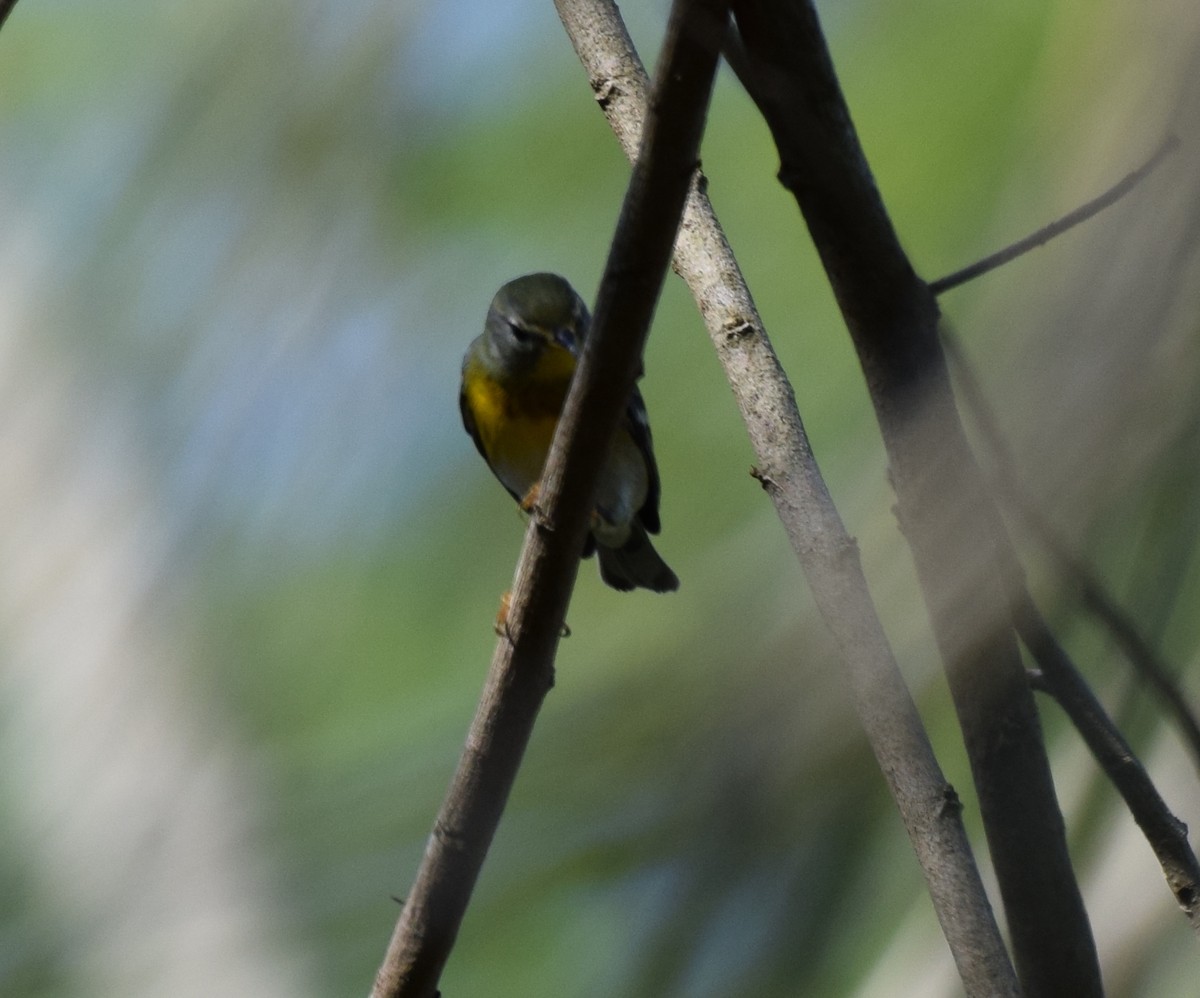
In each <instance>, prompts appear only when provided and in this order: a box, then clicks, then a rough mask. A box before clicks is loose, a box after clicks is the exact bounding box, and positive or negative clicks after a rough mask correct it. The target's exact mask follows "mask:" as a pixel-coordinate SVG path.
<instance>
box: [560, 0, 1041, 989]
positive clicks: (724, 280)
mask: <svg viewBox="0 0 1200 998" xmlns="http://www.w3.org/2000/svg"><path fill="white" fill-rule="evenodd" d="M556 5H557V7H558V12H559V16H560V17H561V18H562V21H563V24H564V26H565V27H566V29H567V33H568V34H569V35H570V37H571V41H572V44H573V45H574V46H575V50H576V52H577V53H578V55H579V58H580V61H581V62H582V63H583V65H584V68H585V69H586V71H587V73H588V77H589V79H590V81H591V85H592V89H593V91H594V93H595V94H596V98H597V100H598V101H599V103H600V106H601V108H602V109H603V110H604V113H605V116H606V117H607V118H608V121H609V124H610V125H611V126H612V128H613V131H614V132H615V133H616V135H617V137H618V139H619V140H620V142H621V145H622V146H623V148H624V149H625V152H626V154H627V155H628V156H630V158H633V156H634V155H635V154H636V152H637V149H638V145H639V141H640V134H641V130H642V125H643V120H644V117H645V114H646V107H647V93H648V87H649V84H648V81H647V79H646V75H645V71H644V69H643V68H642V64H641V61H640V60H639V59H638V56H637V52H636V51H635V50H634V48H633V43H632V42H631V41H630V39H629V36H628V34H627V32H626V31H625V26H624V24H623V23H622V21H621V16H620V14H619V13H618V11H617V9H616V5H615V4H613V3H612V2H611V0H556ZM674 266H675V270H676V271H677V272H678V273H679V274H680V276H682V277H683V279H684V280H685V281H686V282H687V284H688V287H689V288H690V289H691V292H692V294H693V296H694V297H695V299H696V302H697V304H698V305H699V307H700V311H701V313H702V315H703V317H704V320H705V324H706V326H707V327H708V331H709V334H710V336H711V338H712V341H713V345H714V346H715V348H716V350H717V355H718V357H719V358H720V360H721V363H722V365H723V366H724V368H725V373H726V376H727V378H728V379H729V383H730V387H731V388H732V389H733V393H734V396H735V399H736V400H737V403H738V406H739V408H740V410H741V413H742V418H743V420H744V422H745V424H746V428H747V431H748V432H749V435H750V438H751V442H752V443H753V445H754V449H755V454H756V457H757V460H758V464H759V466H758V468H757V469H755V472H754V474H755V476H756V477H757V478H758V480H759V481H760V482H761V483H762V485H763V487H764V488H765V489H766V490H767V492H768V494H769V495H770V496H771V499H772V501H773V502H774V503H775V506H776V509H777V511H778V513H779V516H780V519H781V521H782V522H783V525H784V527H785V529H786V531H787V534H788V537H789V540H790V541H791V543H792V546H793V548H794V550H795V551H796V554H797V557H798V559H799V561H800V563H801V565H802V567H803V569H804V572H805V574H806V577H807V578H808V580H809V583H810V588H811V590H812V592H813V595H814V599H815V600H816V602H817V605H818V609H819V610H820V612H821V614H822V616H823V618H824V620H825V622H826V624H827V626H828V627H829V629H830V631H831V632H832V634H833V635H834V638H835V641H836V643H837V646H838V649H839V651H840V653H841V656H842V659H843V661H844V662H845V664H846V668H847V674H848V679H849V682H850V687H851V691H852V694H853V697H854V702H855V707H856V709H857V711H858V715H859V718H860V720H861V722H862V725H863V728H864V730H865V732H866V734H867V737H868V739H869V741H870V743H871V747H872V749H873V751H874V752H875V755H876V758H877V759H878V760H879V764H880V768H881V770H882V771H883V774H884V776H885V778H886V780H887V782H888V787H889V789H890V790H891V792H892V795H893V797H894V798H895V800H896V805H897V808H898V809H899V811H900V815H901V818H902V819H903V821H904V824H905V827H906V829H907V830H908V834H909V837H910V839H911V840H912V843H913V847H914V850H915V852H916V854H917V858H918V860H919V862H920V864H921V868H922V871H923V873H924V875H925V878H926V881H927V884H928V888H929V893H930V897H931V899H932V901H933V904H934V908H935V910H936V912H937V915H938V919H939V922H940V923H941V926H942V931H943V932H944V933H945V936H946V940H947V942H948V944H949V946H950V950H951V952H952V954H953V956H954V959H955V963H956V965H957V967H958V970H959V974H960V976H961V977H962V980H963V983H964V986H965V988H966V993H967V994H968V995H971V996H972V998H975V996H1004V995H1016V994H1017V993H1018V988H1017V983H1016V977H1015V974H1014V973H1013V970H1012V965H1011V963H1010V962H1009V959H1008V954H1007V953H1006V952H1005V950H1004V945H1003V943H1002V941H1001V940H1000V935H999V932H998V930H997V927H996V923H995V919H994V917H993V915H992V910H991V906H990V904H989V903H988V899H987V895H986V893H985V892H984V890H983V886H982V883H981V882H980V880H979V874H978V871H977V869H976V867H975V862H974V858H973V857H972V855H971V849H970V845H969V843H968V841H967V838H966V834H965V832H964V830H963V826H962V820H961V815H960V808H959V805H958V800H957V797H956V796H955V794H954V790H953V788H952V787H950V786H949V784H947V783H946V780H945V777H944V776H943V775H942V773H941V770H940V768H939V767H938V764H937V760H936V758H935V757H934V755H933V751H932V748H931V746H930V744H929V741H928V738H927V737H926V735H925V731H924V728H923V726H922V724H921V719H920V716H919V715H918V713H917V710H916V707H915V705H914V704H913V702H912V699H911V697H910V695H909V693H908V690H907V688H906V687H905V685H904V681H903V678H902V677H901V675H900V671H899V669H898V667H897V665H896V662H895V659H894V658H893V656H892V652H891V649H890V647H889V646H888V643H887V639H886V637H885V635H884V633H883V629H882V627H881V626H880V623H879V620H878V617H877V615H876V613H875V608H874V606H873V604H872V602H871V598H870V594H869V592H868V590H867V585H866V580H865V579H864V577H863V574H862V568H861V565H860V563H859V559H858V551H857V548H856V546H855V544H854V541H853V540H852V539H851V538H850V537H849V536H848V535H847V533H846V530H845V527H844V525H843V524H842V522H841V518H840V516H839V515H838V512H837V509H836V507H835V506H834V504H833V501H832V499H831V498H830V496H829V493H828V491H827V489H826V487H825V483H824V481H823V479H822V477H821V473H820V470H819V469H818V467H817V465H816V461H815V459H814V457H813V454H812V451H811V448H810V446H809V442H808V438H807V435H806V434H805V431H804V426H803V423H802V422H801V419H800V414H799V412H798V410H797V408H796V400H795V398H794V396H793V394H792V390H791V386H790V385H789V384H788V381H787V378H786V377H785V375H784V373H783V370H782V368H781V367H780V364H779V361H778V359H777V357H776V356H775V353H774V350H773V349H772V347H771V343H770V340H769V339H768V337H767V334H766V331H765V329H764V328H763V324H762V320H761V319H760V317H759V316H758V313H757V310H756V309H755V307H754V302H753V301H752V299H751V297H750V292H749V290H748V289H747V287H746V284H745V281H744V280H743V278H742V274H741V272H740V270H739V268H738V265H737V261H736V260H735V259H734V257H733V253H732V251H731V250H730V248H729V244H728V243H727V242H726V240H725V236H724V233H723V232H722V231H721V228H720V226H719V224H718V222H717V219H716V216H715V214H714V213H713V209H712V205H711V203H710V202H709V200H708V197H707V195H706V194H705V193H704V185H703V184H701V185H698V186H697V187H696V188H695V189H693V191H692V193H691V195H690V197H689V201H688V208H687V212H686V214H685V215H684V220H683V225H682V227H681V229H680V232H679V236H678V239H677V241H676V244H675V260H674Z"/></svg>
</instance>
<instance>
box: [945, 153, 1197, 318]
mask: <svg viewBox="0 0 1200 998" xmlns="http://www.w3.org/2000/svg"><path fill="white" fill-rule="evenodd" d="M1178 145H1179V139H1178V138H1176V137H1175V136H1174V135H1168V136H1167V137H1166V138H1165V139H1164V140H1163V143H1162V145H1160V146H1159V147H1158V150H1157V151H1156V152H1155V153H1154V155H1153V156H1151V157H1150V158H1149V159H1148V160H1146V162H1145V163H1143V164H1142V165H1141V166H1139V167H1138V168H1137V169H1136V170H1134V171H1133V172H1132V173H1130V174H1128V175H1127V176H1125V177H1124V178H1122V179H1121V180H1119V181H1118V182H1117V183H1115V184H1113V186H1112V187H1110V188H1109V189H1108V190H1107V191H1105V192H1104V193H1103V194H1101V195H1100V196H1099V197H1097V198H1093V199H1092V200H1091V201H1089V202H1087V204H1084V205H1080V206H1079V207H1078V208H1076V209H1075V210H1074V211H1072V212H1069V213H1068V214H1066V215H1064V216H1063V217H1062V218H1060V219H1059V220H1058V221H1056V222H1051V223H1050V224H1049V225H1047V226H1044V227H1043V228H1040V229H1038V230H1037V232H1034V233H1033V234H1032V235H1028V236H1026V237H1025V238H1024V239H1020V240H1018V241H1017V242H1015V243H1013V244H1012V245H1011V246H1006V247H1005V248H1004V249H1002V250H999V251H998V252H996V253H993V254H991V256H986V257H984V258H983V259H982V260H977V261H976V262H975V263H972V264H971V265H970V266H967V267H963V268H962V270H956V271H955V272H954V273H953V274H947V275H946V276H945V277H941V278H938V280H936V281H933V282H932V283H931V284H930V285H929V290H930V291H932V292H933V293H934V294H935V295H940V294H942V293H943V292H946V291H949V290H950V289H951V288H957V287H958V286H959V285H960V284H966V283H967V281H973V280H974V279H975V278H976V277H981V276H982V275H984V274H986V273H988V272H989V271H993V270H995V269H996V268H997V267H1003V266H1004V265H1005V264H1006V263H1008V262H1010V261H1011V260H1015V259H1016V258H1017V257H1019V256H1022V255H1023V254H1025V253H1028V252H1029V251H1030V250H1033V249H1037V248H1038V247H1039V246H1043V245H1045V244H1046V243H1048V242H1049V241H1050V240H1051V239H1054V238H1056V237H1057V236H1061V235H1062V234H1063V233H1064V232H1066V231H1067V230H1068V229H1073V228H1074V227H1075V226H1077V225H1079V224H1080V223H1082V222H1086V221H1087V220H1088V219H1089V218H1092V217H1094V216H1096V215H1098V214H1100V212H1102V211H1103V210H1104V209H1105V208H1108V207H1109V206H1110V205H1114V204H1116V203H1117V202H1118V201H1120V200H1121V198H1123V197H1124V196H1125V195H1126V194H1128V193H1129V192H1130V191H1131V190H1133V189H1134V188H1135V187H1136V186H1137V185H1138V184H1140V183H1141V182H1142V181H1143V180H1145V179H1146V177H1148V176H1149V175H1150V174H1151V173H1153V172H1154V170H1155V169H1156V168H1157V167H1158V164H1159V163H1161V162H1162V161H1163V160H1164V159H1165V158H1166V157H1167V156H1168V155H1169V154H1170V153H1172V152H1174V151H1175V149H1176V148H1177V147H1178Z"/></svg>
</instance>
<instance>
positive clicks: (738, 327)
mask: <svg viewBox="0 0 1200 998" xmlns="http://www.w3.org/2000/svg"><path fill="white" fill-rule="evenodd" d="M753 335H754V323H753V322H751V321H750V320H749V319H742V320H741V321H740V322H732V323H730V324H729V325H727V326H726V327H725V342H726V343H727V344H730V345H733V344H734V343H741V342H742V341H743V340H747V339H749V338H750V337H751V336H753Z"/></svg>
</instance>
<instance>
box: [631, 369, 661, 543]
mask: <svg viewBox="0 0 1200 998" xmlns="http://www.w3.org/2000/svg"><path fill="white" fill-rule="evenodd" d="M625 429H626V430H628V432H629V435H630V437H632V438H633V442H634V443H635V444H637V449H638V450H639V451H641V452H642V458H643V459H644V460H645V462H646V479H647V487H646V501H645V502H644V503H642V508H641V509H640V510H638V519H640V520H641V521H642V526H643V527H645V528H646V529H647V530H648V531H649V532H650V533H652V534H657V533H658V531H659V529H660V526H661V524H660V523H659V519H658V497H659V492H660V488H661V487H660V485H659V480H658V464H657V463H656V462H655V460H654V445H653V443H652V441H651V439H650V419H649V417H648V416H647V415H646V403H645V402H644V401H643V400H642V393H641V392H639V391H638V390H637V389H636V388H635V389H634V390H633V394H632V395H630V396H629V404H628V405H626V406H625Z"/></svg>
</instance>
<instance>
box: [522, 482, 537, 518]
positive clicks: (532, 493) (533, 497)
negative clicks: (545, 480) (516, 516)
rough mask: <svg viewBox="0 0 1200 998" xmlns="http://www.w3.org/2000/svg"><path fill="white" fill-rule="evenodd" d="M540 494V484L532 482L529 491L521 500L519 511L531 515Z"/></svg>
mask: <svg viewBox="0 0 1200 998" xmlns="http://www.w3.org/2000/svg"><path fill="white" fill-rule="evenodd" d="M541 493H542V483H541V482H534V483H533V484H532V485H531V486H529V491H528V492H526V493H525V498H524V499H522V500H521V511H522V512H524V513H532V512H533V508H534V507H535V506H536V505H537V501H538V497H539V496H540V495H541Z"/></svg>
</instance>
